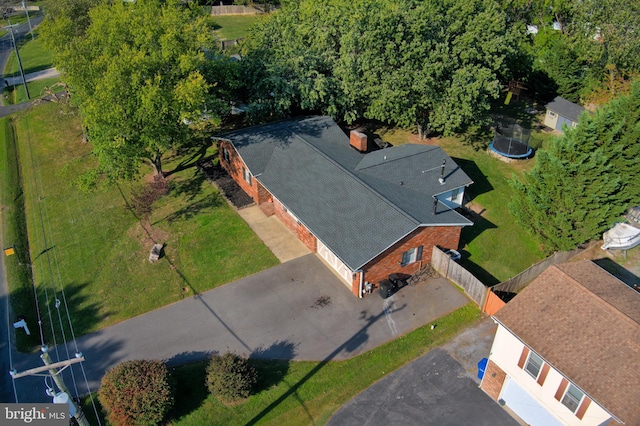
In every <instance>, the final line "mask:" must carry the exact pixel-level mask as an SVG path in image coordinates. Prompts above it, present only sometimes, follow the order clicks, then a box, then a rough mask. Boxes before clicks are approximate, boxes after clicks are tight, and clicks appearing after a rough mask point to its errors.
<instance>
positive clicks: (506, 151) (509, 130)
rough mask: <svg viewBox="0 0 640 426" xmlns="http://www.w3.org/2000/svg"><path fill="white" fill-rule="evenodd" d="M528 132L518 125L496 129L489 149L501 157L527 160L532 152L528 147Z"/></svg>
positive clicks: (529, 132)
mask: <svg viewBox="0 0 640 426" xmlns="http://www.w3.org/2000/svg"><path fill="white" fill-rule="evenodd" d="M530 134H531V131H530V130H527V129H524V128H523V127H522V126H520V125H519V124H511V125H508V126H504V127H498V128H496V130H495V131H494V136H493V140H492V141H491V143H490V144H489V148H490V149H491V150H492V151H493V152H495V153H497V154H499V155H502V156H503V157H507V158H528V157H529V156H530V155H531V153H532V152H533V150H532V149H531V147H530V146H529V135H530Z"/></svg>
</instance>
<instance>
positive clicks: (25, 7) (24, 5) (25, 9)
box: [22, 0, 33, 41]
mask: <svg viewBox="0 0 640 426" xmlns="http://www.w3.org/2000/svg"><path fill="white" fill-rule="evenodd" d="M22 8H23V9H24V13H26V14H27V22H28V23H29V32H30V33H31V41H33V28H31V18H29V11H28V10H27V5H26V4H25V3H24V0H22Z"/></svg>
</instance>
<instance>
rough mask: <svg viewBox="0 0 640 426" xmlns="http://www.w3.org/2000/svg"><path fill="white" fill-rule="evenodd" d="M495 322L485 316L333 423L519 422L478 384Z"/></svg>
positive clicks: (493, 425)
mask: <svg viewBox="0 0 640 426" xmlns="http://www.w3.org/2000/svg"><path fill="white" fill-rule="evenodd" d="M495 329H496V326H495V325H494V324H493V322H492V321H491V319H490V318H485V319H483V320H482V321H480V322H478V323H476V324H475V325H474V326H472V327H470V328H469V329H467V330H466V331H465V332H463V333H461V334H460V335H458V336H457V337H456V338H454V339H452V340H451V341H450V342H448V343H447V344H446V345H444V346H442V347H440V348H437V349H434V350H432V351H430V352H429V353H428V354H426V355H425V356H423V357H421V358H418V359H417V360H415V361H413V362H411V363H410V364H407V365H406V366H404V367H402V368H400V369H398V370H396V371H395V372H393V373H391V374H389V375H388V376H386V377H385V378H383V379H382V380H380V381H379V382H378V383H376V384H374V385H373V386H371V387H369V388H368V389H366V390H365V391H364V392H362V393H361V394H360V395H358V396H356V397H355V398H353V399H352V400H351V401H349V402H348V403H347V404H346V405H345V406H343V407H342V408H341V409H340V410H338V411H337V412H336V413H335V414H334V416H333V417H332V418H331V419H330V420H329V422H328V423H327V425H328V426H350V425H354V426H356V425H357V426H362V425H367V426H388V425H434V426H435V425H438V426H446V425H451V426H462V425H473V426H485V425H486V426H518V422H517V421H516V420H514V419H513V418H512V417H511V416H510V415H509V414H508V413H507V412H506V411H505V410H503V409H502V407H500V406H499V405H498V404H497V403H496V402H495V401H494V400H492V399H491V398H490V397H489V396H488V395H487V394H485V393H484V391H482V390H481V389H480V388H479V387H478V386H479V384H480V380H479V379H478V378H477V362H478V361H479V360H480V359H482V358H483V357H487V356H488V355H489V351H490V349H491V342H492V341H493V335H494V333H495Z"/></svg>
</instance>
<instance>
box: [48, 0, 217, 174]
mask: <svg viewBox="0 0 640 426" xmlns="http://www.w3.org/2000/svg"><path fill="white" fill-rule="evenodd" d="M83 2H84V3H85V4H86V5H90V4H91V3H92V1H91V0H83ZM87 9H88V20H87V19H86V17H83V15H82V13H80V12H79V13H78V14H75V15H72V16H69V13H68V11H67V12H65V13H62V12H61V13H60V14H58V15H55V14H54V15H53V16H50V17H49V19H47V20H46V22H45V23H44V27H45V30H44V34H45V38H46V39H47V43H48V45H49V46H52V47H53V48H54V53H55V54H54V60H55V62H56V65H57V66H58V67H59V68H60V69H61V71H62V74H63V78H64V80H65V81H66V82H67V83H68V86H69V88H70V93H71V99H72V102H74V103H75V104H76V105H77V106H78V107H79V109H80V112H81V115H82V117H83V122H84V125H85V127H86V129H87V133H88V136H89V140H90V142H91V143H92V144H93V148H94V153H95V154H96V156H97V158H98V160H99V165H100V166H99V167H100V171H101V172H104V173H106V174H107V175H108V176H109V177H110V178H113V179H130V178H132V177H134V176H135V175H136V174H137V173H138V171H139V167H140V159H146V160H148V161H149V162H150V164H151V165H152V166H153V167H154V168H155V170H156V172H157V173H161V172H162V155H163V153H164V152H165V151H167V150H168V149H171V148H176V147H178V146H180V145H182V144H184V143H186V142H187V141H188V140H189V138H190V136H191V129H190V128H189V126H187V125H186V124H185V123H192V122H200V121H202V120H204V121H209V122H213V123H215V122H216V121H217V115H216V113H217V111H215V110H213V111H212V110H211V109H210V108H208V106H209V105H216V104H217V103H216V99H215V96H214V95H213V94H214V92H213V87H214V85H215V83H216V82H215V81H212V78H211V75H210V74H209V75H206V74H207V70H208V69H210V68H207V67H206V64H207V59H206V58H205V53H206V52H207V51H213V50H214V49H215V39H214V36H213V33H212V31H211V29H212V22H211V21H210V19H209V18H208V17H206V16H203V15H202V13H201V9H199V8H197V7H191V6H190V5H188V4H183V3H181V2H179V1H178V0H168V1H161V0H137V1H136V2H100V3H99V4H98V5H97V6H93V7H89V6H87ZM77 22H81V23H84V24H83V25H85V24H86V25H85V27H84V29H82V30H79V29H77V30H75V31H70V29H71V28H74V24H75V23H77ZM59 28H62V29H66V31H63V32H60V33H56V32H55V30H56V29H59ZM207 77H208V78H207Z"/></svg>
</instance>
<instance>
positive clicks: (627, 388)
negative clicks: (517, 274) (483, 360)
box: [495, 260, 640, 425]
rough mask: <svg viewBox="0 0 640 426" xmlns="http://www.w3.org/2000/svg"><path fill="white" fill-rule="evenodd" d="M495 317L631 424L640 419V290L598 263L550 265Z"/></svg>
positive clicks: (607, 407) (598, 400) (603, 404)
mask: <svg viewBox="0 0 640 426" xmlns="http://www.w3.org/2000/svg"><path fill="white" fill-rule="evenodd" d="M495 318H496V319H497V320H498V321H499V322H500V323H501V324H502V325H504V326H505V327H506V328H508V329H509V330H510V331H511V332H512V333H513V334H515V335H516V336H518V337H519V338H520V339H521V340H522V341H523V342H524V343H525V344H527V346H529V347H530V348H531V349H532V350H534V351H535V352H536V353H538V354H539V355H540V356H541V357H543V358H544V359H545V360H546V361H547V362H548V363H549V364H551V365H552V366H553V367H554V368H555V369H557V370H558V371H560V373H562V374H563V375H565V376H566V377H567V378H568V379H569V380H570V381H572V382H573V383H575V384H576V385H577V386H578V387H580V388H581V389H582V390H584V391H585V392H586V393H587V394H588V395H589V396H590V397H591V398H592V399H594V400H595V401H596V402H597V403H598V404H600V405H601V406H603V407H604V408H605V409H606V410H608V411H609V412H610V413H612V414H613V415H615V416H616V417H618V418H619V419H621V420H622V421H623V422H625V424H629V425H631V424H634V425H637V424H640V396H639V394H638V392H637V387H638V383H640V369H638V368H637V366H636V360H638V359H639V358H640V343H639V342H640V294H638V293H637V292H636V291H634V290H633V289H631V288H630V287H628V286H627V285H625V284H624V283H623V282H622V281H620V280H618V279H617V278H615V277H614V276H612V275H611V274H609V273H608V272H606V271H605V270H604V269H602V268H600V267H599V266H597V265H596V264H595V263H593V262H591V261H589V260H584V261H580V262H573V263H564V264H561V265H556V266H552V267H550V268H548V269H547V270H546V271H544V272H543V273H542V274H541V275H540V276H538V277H537V278H536V279H535V280H533V282H531V284H529V285H528V286H527V288H525V289H524V290H523V291H522V292H521V293H519V294H518V295H517V296H516V297H515V298H514V299H513V300H512V301H510V302H509V303H507V305H506V306H505V307H504V308H502V309H501V310H500V311H499V312H498V313H496V314H495Z"/></svg>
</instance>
